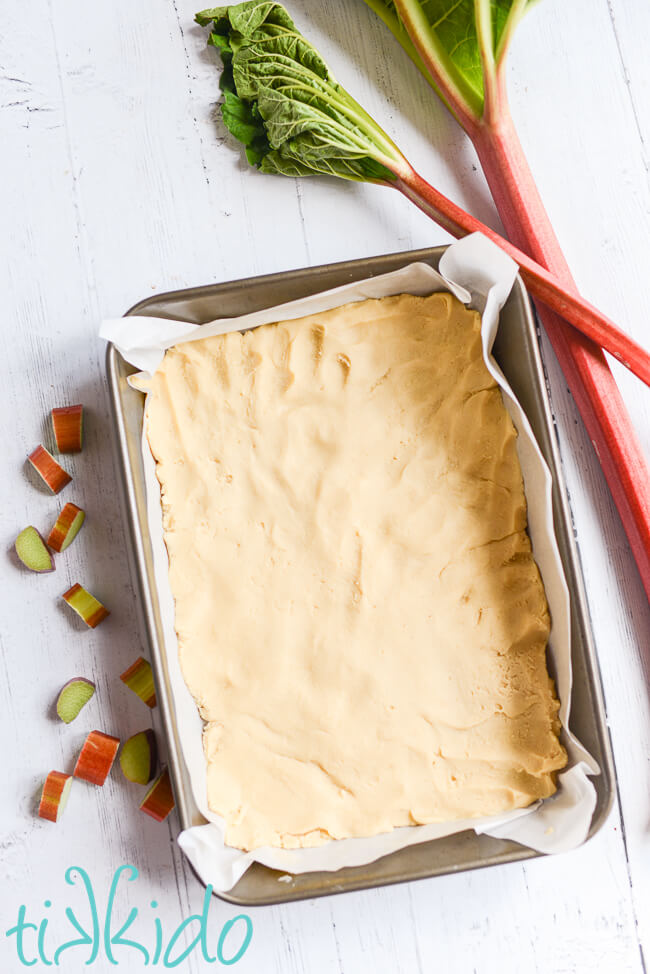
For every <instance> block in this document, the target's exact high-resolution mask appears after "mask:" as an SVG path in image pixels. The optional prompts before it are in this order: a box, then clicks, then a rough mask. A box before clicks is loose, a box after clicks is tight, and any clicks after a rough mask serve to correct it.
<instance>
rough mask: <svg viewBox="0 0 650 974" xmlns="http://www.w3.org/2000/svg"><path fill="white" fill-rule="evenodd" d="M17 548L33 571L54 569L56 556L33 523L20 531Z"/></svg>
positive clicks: (23, 560) (24, 562) (22, 558)
mask: <svg viewBox="0 0 650 974" xmlns="http://www.w3.org/2000/svg"><path fill="white" fill-rule="evenodd" d="M15 548H16V554H17V555H18V557H19V558H20V560H21V561H22V563H23V565H25V567H26V568H31V570H32V571H33V572H53V571H54V558H53V557H52V555H51V554H50V552H49V551H48V550H47V547H46V545H45V542H44V541H43V539H42V537H41V536H40V534H39V533H38V531H37V530H36V528H34V527H32V526H31V525H30V526H29V527H28V528H24V530H22V531H21V532H20V534H19V535H18V537H17V538H16V543H15Z"/></svg>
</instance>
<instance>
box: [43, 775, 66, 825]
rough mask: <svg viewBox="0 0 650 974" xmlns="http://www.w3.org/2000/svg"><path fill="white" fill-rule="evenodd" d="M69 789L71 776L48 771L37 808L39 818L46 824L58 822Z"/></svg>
mask: <svg viewBox="0 0 650 974" xmlns="http://www.w3.org/2000/svg"><path fill="white" fill-rule="evenodd" d="M71 787H72V775H71V774H63V773H62V772H61V771H50V773H49V774H48V776H47V778H46V779H45V784H44V785H43V791H42V792H41V801H40V804H39V806H38V814H39V815H40V817H41V818H46V819H47V820H48V822H58V821H59V819H60V818H61V816H62V814H63V811H64V809H65V806H66V803H67V801H68V795H69V794H70V788H71Z"/></svg>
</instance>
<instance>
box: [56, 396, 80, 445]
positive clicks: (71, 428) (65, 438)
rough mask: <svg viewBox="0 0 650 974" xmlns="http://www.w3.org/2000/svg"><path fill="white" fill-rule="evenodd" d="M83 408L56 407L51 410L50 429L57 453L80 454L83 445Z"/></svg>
mask: <svg viewBox="0 0 650 974" xmlns="http://www.w3.org/2000/svg"><path fill="white" fill-rule="evenodd" d="M83 425H84V408H83V406H81V405H79V406H58V407H57V408H56V409H53V410H52V428H53V430H54V439H55V440H56V448H57V450H58V451H59V453H81V448H82V444H83Z"/></svg>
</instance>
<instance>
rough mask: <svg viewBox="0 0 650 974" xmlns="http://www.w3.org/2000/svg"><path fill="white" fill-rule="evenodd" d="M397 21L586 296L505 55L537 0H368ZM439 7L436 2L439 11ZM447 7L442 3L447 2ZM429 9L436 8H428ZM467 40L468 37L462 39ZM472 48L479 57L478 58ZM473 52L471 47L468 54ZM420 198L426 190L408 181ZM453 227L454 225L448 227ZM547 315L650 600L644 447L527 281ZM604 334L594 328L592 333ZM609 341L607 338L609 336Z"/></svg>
mask: <svg viewBox="0 0 650 974" xmlns="http://www.w3.org/2000/svg"><path fill="white" fill-rule="evenodd" d="M365 2H366V3H367V4H368V6H370V7H371V8H372V9H373V10H374V11H375V12H376V13H378V14H379V16H380V17H381V19H382V20H383V21H384V23H385V24H386V25H387V26H388V27H389V28H390V30H391V31H392V32H393V34H394V35H395V37H396V38H397V40H398V41H399V42H400V43H401V44H402V46H403V48H404V50H405V51H406V53H407V54H408V55H409V57H411V59H412V60H413V61H414V63H415V65H416V67H417V68H418V69H419V70H420V71H421V72H422V74H423V75H424V76H425V77H426V78H427V80H428V81H429V82H430V83H431V85H432V87H433V88H434V90H435V91H436V93H437V94H438V95H439V96H440V97H441V98H442V100H443V101H444V103H445V104H446V105H447V107H448V108H449V109H450V111H451V112H452V114H453V115H454V116H455V117H456V119H457V120H458V121H459V122H460V124H461V125H462V126H463V128H464V129H465V131H466V132H467V134H468V135H469V137H470V138H471V139H472V142H473V143H474V146H475V148H476V152H477V154H478V157H479V160H480V162H481V166H482V168H483V171H484V173H485V176H486V179H487V182H488V185H489V187H490V191H491V193H492V196H493V198H494V202H495V204H496V206H497V209H498V211H499V215H500V217H501V221H502V223H503V225H504V227H505V230H506V233H507V234H508V236H509V238H510V240H511V242H512V244H514V245H515V246H516V247H517V248H519V249H520V250H522V251H524V252H525V253H526V254H528V255H529V256H530V257H531V258H533V259H534V261H536V262H537V263H538V264H540V265H542V266H543V267H545V268H547V269H548V271H550V273H551V275H552V276H553V279H554V280H556V281H560V282H561V283H562V284H563V285H564V289H565V292H566V294H567V295H568V296H569V297H574V298H576V299H578V298H579V295H578V291H577V288H576V285H575V282H574V280H573V278H572V276H571V273H570V271H569V267H568V265H567V262H566V260H565V258H564V255H563V253H562V250H561V248H560V245H559V243H558V240H557V238H556V236H555V234H554V232H553V228H552V226H551V223H550V220H549V218H548V215H547V213H546V211H545V209H544V205H543V203H542V200H541V197H540V195H539V192H538V190H537V187H536V185H535V181H534V179H533V176H532V173H531V171H530V169H529V166H528V163H527V161H526V158H525V156H524V153H523V150H522V148H521V145H520V143H519V139H518V137H517V133H516V130H515V127H514V124H513V122H512V119H511V116H510V111H509V107H508V99H507V92H506V84H505V74H504V71H505V60H506V54H507V50H508V46H509V43H510V41H511V39H512V35H513V32H514V29H515V27H516V26H517V24H518V22H519V20H520V19H521V17H522V16H523V14H524V12H525V11H526V8H527V7H528V6H529V2H528V0H512V2H510V3H507V2H505V0H500V2H499V3H498V4H490V0H474V2H473V3H472V2H471V0H461V2H460V3H454V4H453V8H454V17H450V16H448V15H449V14H450V10H449V9H448V8H449V4H445V3H444V2H438V3H434V4H432V5H429V6H430V7H431V14H432V16H431V18H429V17H427V15H426V12H425V5H424V4H422V3H419V2H417V0H394V2H392V0H365ZM434 8H435V9H434ZM439 8H440V9H439ZM426 9H428V7H427V8H426ZM461 38H462V41H463V43H462V44H460V43H457V42H458V41H459V39H461ZM470 48H473V51H474V53H475V55H476V56H475V57H472V56H470V55H471V51H470V50H469V49H470ZM468 51H469V54H468ZM398 188H400V189H402V191H403V192H405V193H406V195H409V196H410V198H411V199H413V198H414V196H415V195H418V196H421V195H422V194H421V191H420V192H418V190H417V188H415V189H414V188H413V186H411V185H408V181H407V184H406V185H405V186H403V187H402V186H399V187H398ZM448 229H450V230H451V232H452V233H455V230H454V229H453V228H451V227H448ZM522 276H524V279H525V280H526V281H527V283H528V284H529V287H530V290H531V292H532V293H533V294H535V296H536V297H537V298H538V299H540V303H539V304H538V312H539V316H540V318H541V321H542V323H543V325H544V328H545V330H546V333H547V335H548V337H549V340H550V342H551V345H552V346H553V349H554V351H555V354H556V356H557V359H558V362H559V364H560V367H561V368H562V371H563V372H564V376H565V378H566V381H567V384H568V386H569V388H570V390H571V392H572V394H573V397H574V400H575V402H576V405H577V406H578V409H579V410H580V414H581V416H582V419H583V421H584V423H585V426H586V428H587V432H588V434H589V438H590V439H591V442H592V444H593V446H594V449H595V451H596V455H597V457H598V459H599V461H600V464H601V467H602V469H603V473H604V475H605V479H606V480H607V483H608V485H609V489H610V491H611V493H612V497H613V499H614V502H615V504H616V507H617V509H618V511H619V514H620V516H621V520H622V523H623V527H624V529H625V532H626V534H627V537H628V540H629V542H630V546H631V549H632V552H633V555H634V558H635V560H636V563H637V566H638V568H639V572H640V575H641V579H642V581H643V584H644V587H645V590H646V593H647V594H648V597H650V493H649V489H648V485H649V484H650V475H649V470H648V466H647V463H646V460H645V457H644V455H643V452H642V449H641V445H640V443H639V440H638V438H637V436H636V433H635V431H634V429H633V427H632V423H631V420H630V418H629V416H628V413H627V410H626V408H625V405H624V403H623V399H622V397H621V394H620V392H619V390H618V388H617V386H616V383H615V381H614V377H613V375H612V373H611V371H610V369H609V366H608V364H607V361H606V359H605V356H604V354H603V352H602V349H601V348H599V347H598V345H596V344H595V343H594V342H593V341H590V340H589V339H588V338H586V337H585V336H584V335H582V334H578V333H577V332H576V331H575V330H573V329H571V328H568V327H567V325H566V323H565V321H563V320H562V317H560V315H561V316H563V317H564V318H565V319H566V320H571V318H570V317H569V315H568V314H567V313H566V310H563V309H562V308H561V307H559V306H557V305H556V304H553V303H552V301H551V300H550V297H549V296H548V295H544V294H541V293H540V292H539V291H538V290H536V289H535V288H534V287H533V286H531V284H530V281H528V280H527V278H526V275H525V274H523V275H522ZM592 337H593V338H595V339H596V341H599V339H598V337H597V336H596V335H595V334H594V335H593V336H592ZM600 344H602V345H603V346H604V347H605V348H607V345H606V344H605V343H604V342H600Z"/></svg>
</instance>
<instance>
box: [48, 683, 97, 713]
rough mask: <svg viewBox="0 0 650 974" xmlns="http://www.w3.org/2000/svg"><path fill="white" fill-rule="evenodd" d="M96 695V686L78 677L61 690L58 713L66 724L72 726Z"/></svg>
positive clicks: (57, 706)
mask: <svg viewBox="0 0 650 974" xmlns="http://www.w3.org/2000/svg"><path fill="white" fill-rule="evenodd" d="M94 693H95V684H94V683H92V682H91V681H90V680H86V679H85V677H83V676H76V677H75V678H74V680H68V682H67V683H66V684H65V685H64V686H63V687H62V688H61V692H60V693H59V696H58V697H57V700H56V712H57V714H58V715H59V717H60V718H61V720H62V721H63V723H64V724H70V723H71V722H72V721H73V720H74V719H75V718H76V717H78V716H79V714H80V712H81V710H82V709H83V708H84V707H85V706H86V704H87V703H88V701H89V700H90V698H91V697H92V696H93V695H94Z"/></svg>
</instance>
